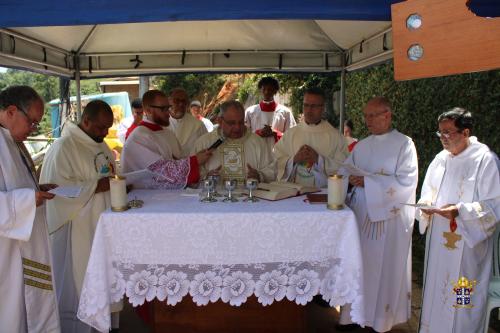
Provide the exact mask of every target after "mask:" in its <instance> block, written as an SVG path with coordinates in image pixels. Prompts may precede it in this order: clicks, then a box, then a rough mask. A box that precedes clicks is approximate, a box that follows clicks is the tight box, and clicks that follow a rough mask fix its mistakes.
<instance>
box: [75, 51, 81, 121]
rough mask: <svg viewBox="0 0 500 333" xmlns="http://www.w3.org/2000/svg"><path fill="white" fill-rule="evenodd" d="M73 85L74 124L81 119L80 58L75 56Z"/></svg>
mask: <svg viewBox="0 0 500 333" xmlns="http://www.w3.org/2000/svg"><path fill="white" fill-rule="evenodd" d="M75 83H76V122H77V123H79V122H80V120H81V119H82V95H81V92H80V57H79V55H78V54H76V55H75Z"/></svg>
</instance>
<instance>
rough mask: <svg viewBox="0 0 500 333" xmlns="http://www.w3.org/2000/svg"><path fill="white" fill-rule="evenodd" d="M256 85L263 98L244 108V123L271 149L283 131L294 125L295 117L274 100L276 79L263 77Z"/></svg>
mask: <svg viewBox="0 0 500 333" xmlns="http://www.w3.org/2000/svg"><path fill="white" fill-rule="evenodd" d="M257 86H258V88H259V91H260V92H261V94H262V98H263V99H262V101H260V102H259V104H255V105H252V106H250V107H248V108H247V109H246V111H245V125H246V126H247V127H248V128H249V129H250V131H252V132H254V133H256V134H257V135H259V136H261V137H262V138H264V140H266V143H267V145H268V146H269V148H270V149H271V150H272V148H273V147H274V144H275V143H276V142H278V141H279V139H281V137H282V136H283V133H285V132H286V131H287V130H288V129H290V128H291V127H294V126H295V125H296V122H295V117H294V116H293V113H292V111H291V110H290V109H289V108H287V107H286V106H284V105H282V104H279V103H277V102H276V101H275V100H274V95H276V93H277V92H278V90H279V88H280V86H279V82H278V80H276V79H275V78H273V77H270V76H268V77H263V78H262V79H260V81H259V83H258V85H257Z"/></svg>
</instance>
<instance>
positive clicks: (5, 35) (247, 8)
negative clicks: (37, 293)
mask: <svg viewBox="0 0 500 333" xmlns="http://www.w3.org/2000/svg"><path fill="white" fill-rule="evenodd" d="M399 1H401V0H329V1H324V0H311V1H306V2H304V1H295V0H290V1H285V0H275V1H273V2H269V1H265V0H255V1H252V2H248V3H243V2H242V3H238V2H236V3H235V2H234V1H230V0H216V1H213V2H206V1H199V0H186V1H183V2H176V1H174V0H147V1H146V2H144V3H136V2H133V1H131V0H122V1H119V0H106V1H77V0H66V1H62V0H56V1H51V2H50V4H49V3H44V2H40V1H38V2H37V1H34V0H26V1H21V2H7V3H4V4H2V0H0V8H1V9H2V10H1V11H0V27H3V28H0V66H4V67H13V68H22V69H28V70H33V71H37V72H40V73H46V74H52V75H57V76H60V77H65V78H68V79H74V80H76V82H77V86H79V81H80V79H85V78H95V77H107V76H108V77H109V76H129V75H153V74H164V73H179V72H205V73H206V72H214V73H215V72H217V73H221V72H333V71H341V72H342V78H343V79H342V83H344V81H345V80H344V78H345V72H346V71H349V70H355V69H358V68H363V67H366V66H369V65H373V64H376V63H379V62H383V61H386V60H388V59H390V58H391V57H392V32H391V31H392V30H391V22H390V5H391V4H392V3H395V2H399ZM344 86H345V85H344V84H343V85H342V90H344ZM343 96H344V94H343V93H341V98H340V99H341V100H340V105H341V121H342V118H343V117H342V111H343V110H342V109H343V105H344V103H343ZM77 105H78V103H77ZM341 124H342V123H341Z"/></svg>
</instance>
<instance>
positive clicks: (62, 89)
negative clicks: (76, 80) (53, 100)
mask: <svg viewBox="0 0 500 333" xmlns="http://www.w3.org/2000/svg"><path fill="white" fill-rule="evenodd" d="M70 84H71V82H70V79H68V78H65V77H60V78H59V102H60V103H59V114H58V118H57V119H58V123H57V124H56V125H57V126H56V128H57V130H56V131H55V132H54V133H53V136H54V137H56V138H58V137H60V136H61V133H62V129H63V126H64V123H65V122H66V120H67V119H68V117H69V114H68V111H69V110H70V108H71V102H70V92H69V91H70Z"/></svg>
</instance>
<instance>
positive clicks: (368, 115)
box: [363, 110, 387, 119]
mask: <svg viewBox="0 0 500 333" xmlns="http://www.w3.org/2000/svg"><path fill="white" fill-rule="evenodd" d="M386 112H387V110H384V111H382V112H378V113H371V114H364V115H363V117H365V119H374V118H377V117H378V116H380V115H383V114H384V113H386Z"/></svg>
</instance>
